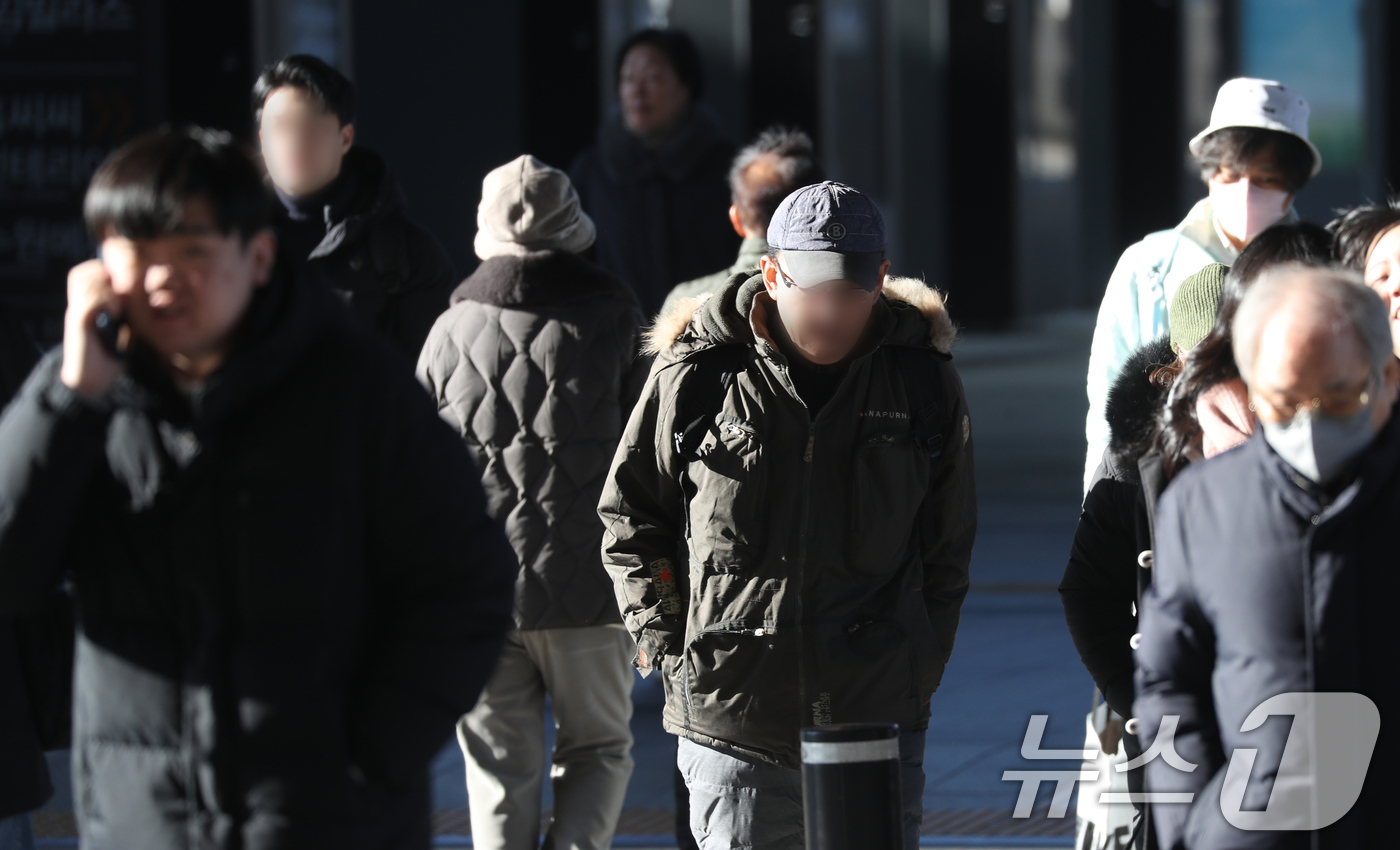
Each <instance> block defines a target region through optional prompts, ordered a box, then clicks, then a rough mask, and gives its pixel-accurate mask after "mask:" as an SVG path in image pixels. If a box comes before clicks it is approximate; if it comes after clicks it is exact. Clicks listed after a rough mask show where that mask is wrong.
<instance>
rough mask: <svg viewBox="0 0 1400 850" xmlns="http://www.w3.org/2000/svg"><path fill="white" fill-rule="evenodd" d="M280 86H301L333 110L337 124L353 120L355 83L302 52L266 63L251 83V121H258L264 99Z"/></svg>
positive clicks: (328, 108)
mask: <svg viewBox="0 0 1400 850" xmlns="http://www.w3.org/2000/svg"><path fill="white" fill-rule="evenodd" d="M283 86H293V87H295V88H299V89H305V90H306V91H308V92H310V93H311V96H312V97H314V98H316V102H317V103H319V104H320V105H321V108H322V109H324V110H325V111H327V112H334V113H335V117H336V118H338V119H339V120H340V126H342V127H344V126H345V125H346V124H353V123H355V84H354V83H352V82H350V80H349V79H348V78H346V76H345V75H344V74H342V73H340V72H339V71H337V70H336V69H334V68H332V67H331V66H330V65H328V64H326V63H325V61H323V60H321V59H319V58H317V57H315V56H310V55H308V54H305V53H298V54H296V55H293V56H288V57H286V58H285V59H281V60H279V61H277V62H274V63H272V64H271V65H268V66H267V67H266V68H264V69H263V72H262V73H261V74H259V75H258V80H257V82H255V83H253V121H254V122H257V123H261V122H262V111H263V105H264V104H265V103H267V98H268V96H269V95H271V94H272V93H273V92H274V91H276V90H277V89H280V88H282V87H283Z"/></svg>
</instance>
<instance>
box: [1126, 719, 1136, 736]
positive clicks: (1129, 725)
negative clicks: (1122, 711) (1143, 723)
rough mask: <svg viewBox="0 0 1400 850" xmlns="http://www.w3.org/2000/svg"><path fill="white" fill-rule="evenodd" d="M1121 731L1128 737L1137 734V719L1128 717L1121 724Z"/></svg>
mask: <svg viewBox="0 0 1400 850" xmlns="http://www.w3.org/2000/svg"><path fill="white" fill-rule="evenodd" d="M1123 731H1124V732H1127V733H1128V734H1129V735H1136V734H1137V733H1138V719H1137V718H1136V717H1129V718H1128V720H1127V722H1126V723H1124V724H1123Z"/></svg>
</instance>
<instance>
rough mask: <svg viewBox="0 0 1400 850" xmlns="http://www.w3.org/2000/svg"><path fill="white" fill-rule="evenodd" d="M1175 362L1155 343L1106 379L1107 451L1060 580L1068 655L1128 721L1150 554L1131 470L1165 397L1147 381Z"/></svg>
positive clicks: (1138, 483) (1137, 481) (1147, 444)
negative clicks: (1136, 608)
mask: <svg viewBox="0 0 1400 850" xmlns="http://www.w3.org/2000/svg"><path fill="white" fill-rule="evenodd" d="M1175 359H1176V354H1175V353H1174V352H1173V351H1172V346H1171V340H1170V339H1168V338H1167V337H1162V338H1160V339H1157V340H1154V341H1153V342H1151V343H1149V344H1147V345H1145V346H1143V347H1142V348H1139V349H1138V350H1137V351H1135V352H1133V354H1132V355H1131V356H1130V357H1129V358H1128V360H1127V362H1126V363H1124V364H1123V370H1122V371H1121V372H1119V373H1118V377H1117V378H1116V379H1114V382H1113V386H1112V387H1111V388H1110V389H1109V392H1108V398H1107V403H1106V404H1105V407H1104V413H1105V415H1106V416H1107V417H1108V427H1109V443H1108V448H1107V449H1106V450H1105V451H1104V455H1103V461H1102V462H1101V463H1100V464H1099V468H1098V470H1097V471H1096V472H1095V474H1094V479H1093V482H1092V483H1091V484H1090V486H1089V492H1088V493H1087V494H1085V496H1084V506H1083V508H1082V510H1081V511H1080V513H1079V525H1078V526H1077V527H1076V528H1075V530H1074V542H1073V543H1072V544H1071V546H1070V553H1069V564H1068V565H1067V566H1066V567H1065V574H1064V578H1062V579H1061V580H1060V601H1061V603H1062V604H1063V605H1064V609H1065V621H1066V622H1067V623H1068V625H1069V632H1070V636H1071V637H1072V638H1073V639H1074V646H1075V649H1077V650H1079V657H1080V659H1081V660H1082V661H1083V662H1084V667H1085V668H1086V669H1088V671H1089V675H1090V676H1092V677H1093V679H1094V684H1095V685H1097V686H1098V689H1099V692H1100V693H1102V694H1103V695H1104V701H1105V702H1107V703H1108V706H1109V708H1111V709H1113V710H1114V711H1115V712H1117V713H1118V714H1119V716H1121V717H1131V716H1132V705H1133V650H1132V647H1131V646H1130V645H1129V642H1130V641H1131V640H1132V638H1133V634H1134V633H1136V631H1137V617H1136V616H1135V614H1134V613H1133V605H1134V604H1135V603H1136V602H1137V599H1138V594H1139V590H1140V588H1142V587H1145V586H1146V584H1148V583H1149V582H1148V581H1147V580H1146V579H1147V577H1148V576H1150V573H1146V572H1145V570H1144V567H1143V565H1142V560H1145V559H1142V560H1140V556H1142V555H1143V554H1144V553H1150V550H1151V549H1152V540H1151V534H1150V527H1149V523H1148V520H1147V515H1148V510H1147V504H1146V501H1145V498H1144V488H1143V479H1142V474H1141V472H1140V470H1139V464H1140V463H1141V462H1142V461H1143V459H1144V458H1147V457H1149V455H1150V454H1151V451H1152V441H1153V437H1154V436H1155V435H1156V433H1157V414H1158V413H1159V412H1160V411H1161V409H1162V403H1163V401H1164V399H1165V398H1166V394H1167V388H1166V387H1162V386H1160V385H1158V384H1156V383H1154V382H1153V381H1152V380H1151V377H1150V376H1151V374H1152V373H1153V372H1154V371H1156V370H1157V369H1158V368H1160V367H1162V366H1166V365H1168V364H1170V363H1171V362H1173V361H1174V360H1175Z"/></svg>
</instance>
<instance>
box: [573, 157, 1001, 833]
mask: <svg viewBox="0 0 1400 850" xmlns="http://www.w3.org/2000/svg"><path fill="white" fill-rule="evenodd" d="M768 242H769V250H768V252H767V254H766V255H765V256H764V257H763V259H762V263H761V268H760V269H759V270H757V271H752V272H742V273H739V274H736V275H734V276H733V277H732V278H730V280H729V281H728V282H727V283H726V284H725V285H724V286H723V287H721V289H720V290H719V291H718V292H717V293H716V294H715V295H713V296H712V297H710V298H709V299H707V300H705V301H703V302H700V301H692V302H690V303H689V305H688V307H687V308H686V309H683V310H679V311H676V312H673V313H671V314H669V315H668V316H666V317H663V319H662V320H661V321H660V322H658V324H657V326H656V327H655V328H653V330H652V332H651V335H650V339H649V344H650V348H651V350H652V352H653V353H654V354H655V356H656V363H655V365H654V367H653V369H652V373H651V376H650V377H649V379H648V381H647V385H646V388H645V389H644V391H643V394H642V399H641V401H640V402H639V403H638V404H637V406H636V408H635V409H634V410H633V411H632V416H631V420H630V421H629V422H628V425H627V428H626V431H625V433H624V435H623V439H622V444H621V445H620V446H619V448H618V451H617V454H616V456H615V458H614V460H613V466H612V469H611V471H610V472H609V474H608V478H607V481H606V483H605V485H604V491H603V498H602V502H601V504H600V505H599V514H600V515H601V516H602V518H603V522H604V524H605V527H606V530H605V532H604V537H603V558H604V562H605V563H606V565H607V567H608V570H609V571H610V572H611V573H612V576H613V579H614V582H615V585H616V590H617V597H618V603H619V605H620V607H621V609H622V613H623V617H624V619H625V620H626V624H627V627H628V628H629V629H630V631H631V633H632V636H633V637H634V638H635V639H636V641H637V655H636V658H635V659H634V661H633V663H634V665H635V666H636V667H637V669H638V670H640V671H641V673H642V675H643V676H646V675H649V674H650V673H651V672H652V671H654V670H660V671H661V674H662V681H663V684H664V687H665V692H666V709H665V711H664V712H663V723H664V726H665V728H666V729H667V731H669V732H671V733H673V734H675V735H678V736H680V738H681V742H680V750H679V753H678V763H679V766H680V768H681V771H682V773H683V774H684V776H685V779H686V784H687V786H688V787H689V789H690V797H691V799H690V802H691V809H690V810H691V828H692V831H693V832H694V834H695V838H696V840H697V841H698V843H699V845H700V846H701V847H702V848H704V850H715V849H716V848H729V847H760V846H761V847H765V848H801V847H803V846H804V834H803V818H802V789H801V774H800V771H799V768H800V764H801V762H800V755H799V751H798V733H799V730H800V729H801V728H802V727H804V726H820V725H829V724H834V723H847V722H861V721H865V722H888V723H897V724H899V727H900V730H901V735H900V756H901V762H902V775H903V783H902V784H903V789H904V800H903V808H904V813H905V824H904V826H905V843H906V845H907V846H909V847H914V846H917V843H918V827H919V821H920V818H921V816H922V797H923V784H924V781H923V779H924V777H923V768H922V765H923V749H924V730H925V729H926V728H927V724H928V717H929V702H930V699H931V697H932V695H933V692H934V691H935V690H936V689H937V687H938V683H939V680H940V679H941V678H942V674H943V669H944V665H945V664H946V663H947V661H948V657H949V655H950V653H951V651H952V648H953V637H954V634H955V633H956V631H957V625H958V615H959V611H960V610H961V606H962V601H963V598H964V596H965V595H966V593H967V584H968V562H969V560H970V558H971V554H972V541H973V536H974V534H975V531H976V498H975V493H974V489H973V474H972V442H971V423H970V420H969V418H968V412H967V404H966V401H965V400H964V397H963V389H962V382H961V380H960V379H959V377H958V373H957V371H956V369H954V368H953V365H952V363H951V355H950V353H949V352H950V349H951V346H952V342H953V338H954V336H955V335H956V329H955V328H954V326H953V324H952V321H951V320H950V319H949V317H948V314H947V311H946V310H945V309H944V305H943V297H942V295H941V294H939V293H938V292H937V291H935V290H932V289H929V288H928V287H926V286H924V285H923V283H922V282H920V281H917V280H900V279H894V278H889V277H887V272H888V270H889V261H888V260H886V259H885V248H886V244H885V227H884V221H883V219H882V218H881V216H880V211H879V209H878V208H877V207H876V206H875V204H874V203H873V202H872V201H871V200H870V199H869V198H867V197H866V196H865V195H863V194H861V193H860V192H858V191H856V190H854V189H852V188H850V187H848V186H843V185H841V184H839V183H830V182H828V183H820V184H817V185H814V186H807V187H805V188H803V189H799V190H798V191H796V192H794V193H793V194H791V195H789V196H788V197H787V198H786V199H785V200H784V201H783V202H782V204H780V205H779V207H778V209H777V211H776V213H775V214H774V216H773V219H772V221H771V222H770V223H769V226H768ZM680 558H685V559H686V560H687V561H688V564H685V565H684V566H681V565H680V564H678V560H679V559H680Z"/></svg>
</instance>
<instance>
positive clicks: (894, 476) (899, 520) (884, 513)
mask: <svg viewBox="0 0 1400 850" xmlns="http://www.w3.org/2000/svg"><path fill="white" fill-rule="evenodd" d="M928 476H929V459H928V455H927V454H925V453H924V452H921V451H919V450H918V447H916V446H915V445H914V440H913V437H912V435H911V434H909V433H907V432H906V433H903V434H892V433H878V434H872V435H869V436H867V437H864V438H862V439H861V441H860V442H859V443H858V444H857V447H856V453H855V459H854V461H853V462H852V467H851V488H850V516H849V519H848V524H847V528H846V560H847V563H848V564H849V566H850V569H851V570H852V571H853V572H856V573H859V574H862V575H881V576H883V575H889V574H891V573H893V572H894V571H895V570H896V569H897V568H898V567H899V557H900V555H901V554H902V553H903V551H904V547H905V544H906V543H907V542H908V540H909V537H910V534H911V533H912V532H913V531H914V524H915V521H916V520H917V518H918V515H919V506H920V505H921V504H922V503H923V500H924V495H925V493H926V491H927V490H928Z"/></svg>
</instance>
